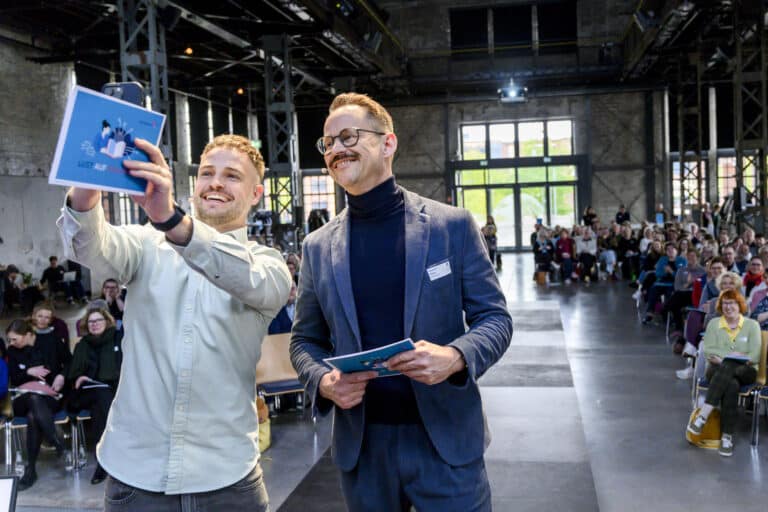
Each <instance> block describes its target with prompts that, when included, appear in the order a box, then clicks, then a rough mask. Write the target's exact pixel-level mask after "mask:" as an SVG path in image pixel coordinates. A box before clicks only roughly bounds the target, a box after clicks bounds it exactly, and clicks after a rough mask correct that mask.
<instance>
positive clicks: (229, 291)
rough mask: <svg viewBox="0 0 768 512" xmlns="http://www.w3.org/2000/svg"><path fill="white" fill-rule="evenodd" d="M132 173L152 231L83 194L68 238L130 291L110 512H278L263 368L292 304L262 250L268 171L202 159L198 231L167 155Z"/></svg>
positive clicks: (236, 145)
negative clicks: (254, 230)
mask: <svg viewBox="0 0 768 512" xmlns="http://www.w3.org/2000/svg"><path fill="white" fill-rule="evenodd" d="M136 146H137V147H138V148H139V149H140V150H142V151H145V152H146V153H147V154H148V155H149V157H150V161H149V162H139V161H133V160H126V161H124V163H123V165H124V166H125V167H126V168H127V169H128V171H129V172H130V174H131V175H132V176H136V177H138V178H144V179H146V180H147V188H146V195H144V196H141V197H132V199H133V201H135V202H136V203H137V204H139V205H140V206H141V207H142V208H143V209H144V211H145V212H146V214H147V216H148V217H149V220H150V224H147V225H145V226H138V225H129V226H112V225H110V224H108V223H107V222H106V221H105V220H104V212H103V210H102V208H101V192H99V191H93V190H84V189H77V188H75V189H72V190H71V191H70V192H69V194H68V197H67V206H66V207H65V208H63V209H62V216H61V217H60V218H59V221H58V223H57V224H58V225H59V228H60V230H61V233H62V237H63V240H64V245H65V248H66V250H67V252H68V253H69V254H68V257H69V258H71V259H74V260H76V261H79V262H81V263H82V264H83V265H86V266H88V267H90V268H91V269H92V270H94V271H95V272H97V273H101V274H107V275H111V276H114V277H115V278H116V279H117V280H118V281H119V282H122V283H127V286H128V288H129V294H128V297H127V304H126V308H125V313H124V317H123V322H124V325H125V332H126V337H125V339H124V341H123V351H124V352H123V353H124V359H123V364H122V368H121V377H120V386H119V389H118V392H117V395H116V398H115V401H114V403H113V404H112V408H111V410H110V412H109V417H108V420H107V426H106V429H105V431H104V435H103V437H102V439H101V441H100V442H99V445H98V447H97V456H98V460H99V463H100V464H101V466H102V467H103V468H104V469H105V470H106V472H107V473H108V474H109V478H108V479H107V485H106V490H105V510H106V511H123V510H125V511H127V510H153V511H160V512H162V511H171V510H186V509H187V508H188V507H190V506H195V507H196V509H199V510H249V511H250V510H254V511H265V510H268V503H267V501H268V500H267V494H266V489H265V487H264V482H263V479H262V472H261V467H260V466H259V451H258V444H257V432H258V420H257V417H256V404H255V400H256V397H255V378H256V363H257V361H258V359H259V353H260V344H261V340H262V338H263V337H264V334H265V333H266V331H267V326H268V325H269V322H270V320H271V319H272V317H274V316H275V315H276V314H277V312H278V311H279V310H280V308H281V307H282V306H283V304H285V302H286V300H287V299H288V292H289V290H290V287H291V277H290V275H289V274H288V269H287V268H286V266H285V264H284V263H283V260H282V257H281V256H280V254H279V253H278V252H277V251H275V250H273V249H270V248H267V247H262V246H259V245H258V244H256V243H254V242H249V241H248V240H247V238H246V219H247V217H248V212H249V210H250V209H251V206H253V205H255V204H256V203H257V202H258V201H259V198H260V197H261V194H262V192H263V185H262V184H261V180H262V178H263V173H264V161H263V160H262V158H261V155H260V154H259V152H258V151H256V149H254V148H253V147H252V146H251V144H250V142H249V141H248V140H247V139H245V138H243V137H240V136H235V135H222V136H219V137H216V138H215V139H213V141H211V142H210V143H209V144H208V145H207V146H206V147H205V150H204V151H203V154H202V156H201V159H200V167H199V170H198V178H197V182H196V184H195V190H194V195H193V203H194V208H195V212H194V213H195V215H194V218H193V217H190V216H189V215H186V214H185V213H184V212H183V210H181V209H180V208H179V207H178V206H176V205H175V204H174V202H173V195H172V183H173V177H172V175H171V171H170V170H169V169H168V165H167V164H166V162H165V160H164V159H163V156H162V154H161V153H160V150H159V149H158V148H157V147H155V146H153V145H151V144H149V143H148V142H146V141H143V140H138V139H137V141H136Z"/></svg>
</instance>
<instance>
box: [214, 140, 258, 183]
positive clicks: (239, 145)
mask: <svg viewBox="0 0 768 512" xmlns="http://www.w3.org/2000/svg"><path fill="white" fill-rule="evenodd" d="M216 148H228V149H234V150H235V151H239V152H241V153H243V154H245V156H247V157H248V160H250V162H251V163H252V164H253V166H254V167H255V168H256V173H257V174H258V175H259V181H261V180H263V179H264V158H263V157H262V156H261V153H260V152H259V150H258V149H256V148H255V147H253V144H251V141H250V140H248V139H246V138H245V137H243V136H242V135H232V134H229V133H227V134H224V135H218V136H216V137H214V138H213V140H212V141H211V142H209V143H208V144H206V146H205V149H203V154H202V155H200V160H202V159H203V157H204V156H205V155H207V154H208V153H209V152H211V151H213V150H214V149H216Z"/></svg>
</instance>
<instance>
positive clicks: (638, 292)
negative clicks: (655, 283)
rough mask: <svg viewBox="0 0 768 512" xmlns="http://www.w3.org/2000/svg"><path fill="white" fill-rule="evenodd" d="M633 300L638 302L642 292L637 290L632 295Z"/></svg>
mask: <svg viewBox="0 0 768 512" xmlns="http://www.w3.org/2000/svg"><path fill="white" fill-rule="evenodd" d="M632 298H633V299H634V300H637V299H639V298H640V290H637V291H636V292H635V293H633V294H632Z"/></svg>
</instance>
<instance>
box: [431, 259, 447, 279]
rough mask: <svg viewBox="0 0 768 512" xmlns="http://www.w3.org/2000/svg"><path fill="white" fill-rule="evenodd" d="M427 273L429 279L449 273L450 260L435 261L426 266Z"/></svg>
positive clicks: (438, 277)
mask: <svg viewBox="0 0 768 512" xmlns="http://www.w3.org/2000/svg"><path fill="white" fill-rule="evenodd" d="M427 275H428V276H429V280H430V281H437V280H438V279H440V278H441V277H445V276H449V275H451V262H450V261H448V260H445V261H441V262H440V263H435V264H434V265H432V266H431V267H427Z"/></svg>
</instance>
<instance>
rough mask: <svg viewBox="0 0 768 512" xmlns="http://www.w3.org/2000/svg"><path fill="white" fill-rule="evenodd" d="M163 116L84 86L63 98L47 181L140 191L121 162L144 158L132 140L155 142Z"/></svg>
mask: <svg viewBox="0 0 768 512" xmlns="http://www.w3.org/2000/svg"><path fill="white" fill-rule="evenodd" d="M164 122H165V116H164V115H163V114H159V113H157V112H152V111H151V110H147V109H145V108H142V107H139V106H137V105H133V104H131V103H128V102H125V101H122V100H118V99H115V98H112V97H111V96H107V95H104V94H101V93H97V92H95V91H91V90H89V89H85V88H83V87H75V88H74V89H73V90H72V93H71V94H70V97H69V100H68V101H67V108H66V111H65V114H64V121H63V123H62V127H61V132H60V133H59V142H58V145H57V147H56V155H55V157H54V162H53V166H52V169H51V175H50V178H49V181H50V182H51V183H55V184H60V185H77V186H82V187H84V188H95V189H100V190H112V191H119V192H128V193H132V194H143V193H144V189H145V188H146V181H145V180H143V179H140V178H134V177H133V176H131V175H130V174H128V171H127V170H126V169H125V167H123V165H122V162H123V160H140V161H144V162H147V161H148V160H149V158H148V157H147V155H146V153H144V152H143V151H140V150H138V149H136V144H135V139H136V138H137V137H138V138H142V139H146V140H148V141H150V142H152V143H154V144H157V143H158V142H159V140H160V134H161V133H162V130H163V123H164Z"/></svg>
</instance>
